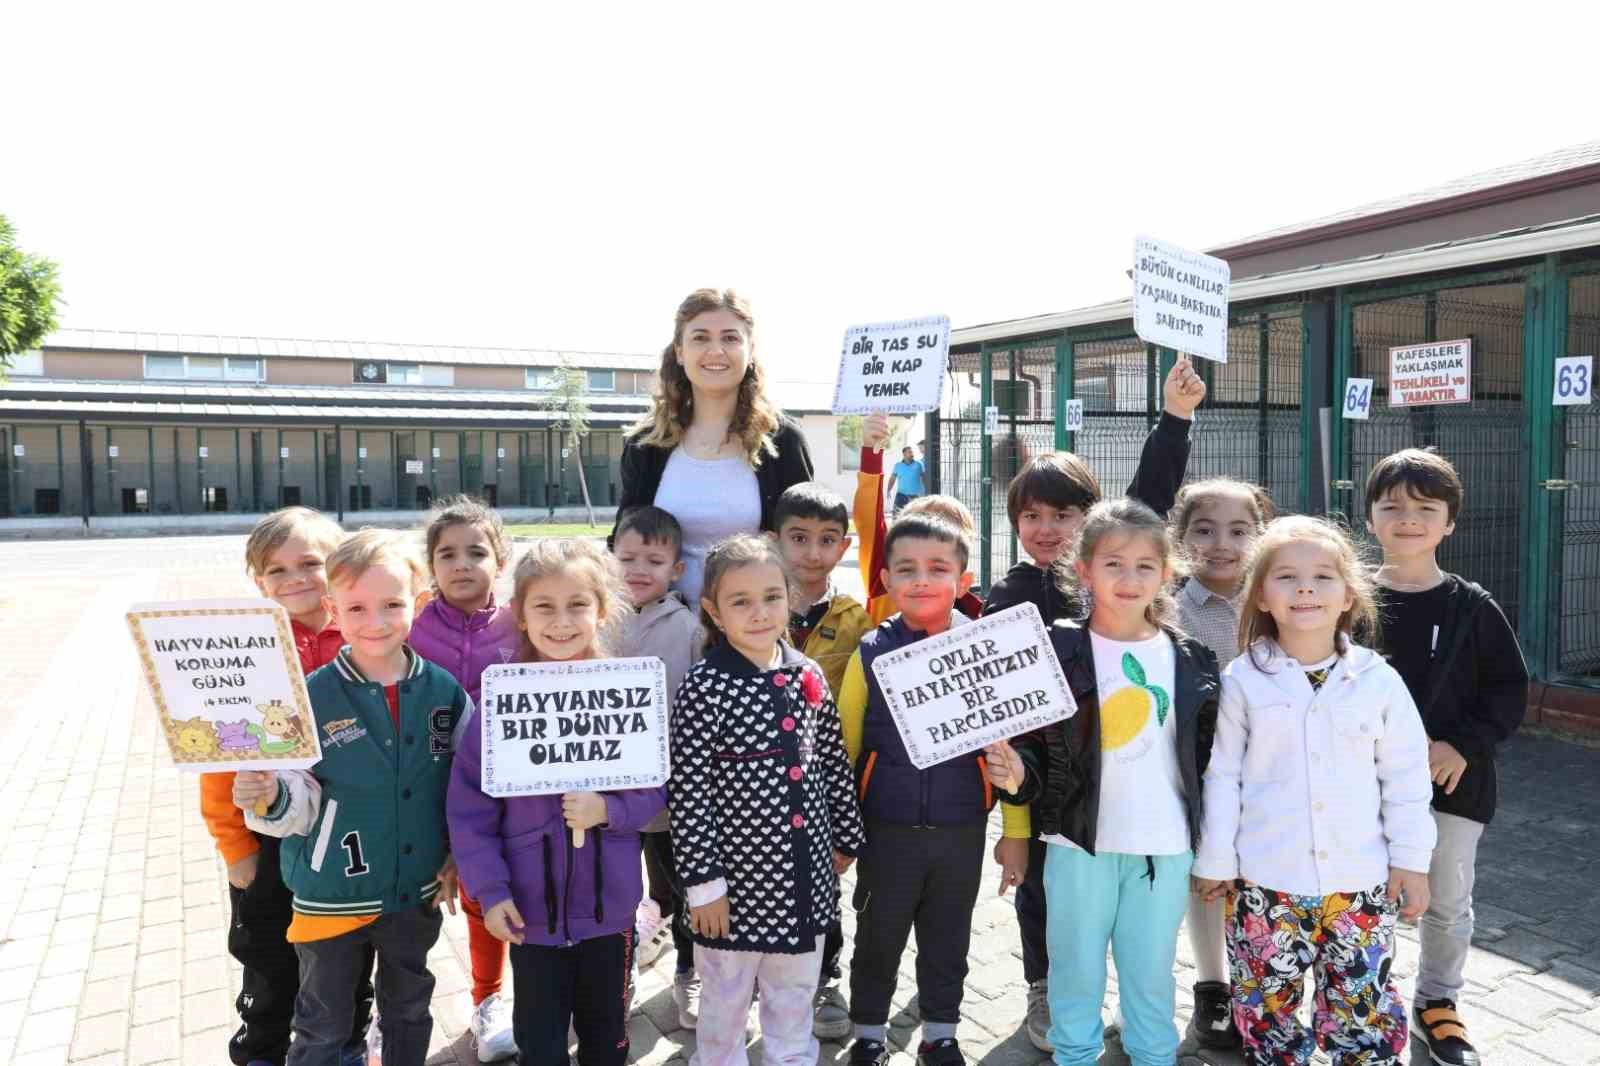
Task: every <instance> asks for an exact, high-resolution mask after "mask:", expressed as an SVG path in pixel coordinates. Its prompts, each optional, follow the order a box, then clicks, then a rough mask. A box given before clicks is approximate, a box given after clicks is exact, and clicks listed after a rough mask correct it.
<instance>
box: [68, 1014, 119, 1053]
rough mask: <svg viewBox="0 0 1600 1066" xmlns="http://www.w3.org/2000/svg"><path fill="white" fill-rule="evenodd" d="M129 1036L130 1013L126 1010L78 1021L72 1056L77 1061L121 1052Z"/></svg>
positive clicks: (73, 1039)
mask: <svg viewBox="0 0 1600 1066" xmlns="http://www.w3.org/2000/svg"><path fill="white" fill-rule="evenodd" d="M127 1038H128V1015H127V1014H126V1013H125V1012H119V1013H114V1014H101V1015H98V1016H97V1017H94V1018H85V1019H84V1020H83V1021H81V1022H79V1023H78V1029H77V1033H76V1034H75V1035H74V1036H73V1038H72V1058H73V1060H74V1061H76V1060H78V1059H87V1058H91V1057H93V1056H96V1055H103V1054H106V1053H107V1052H113V1051H115V1052H120V1051H121V1050H122V1048H123V1044H124V1043H125V1042H126V1041H127Z"/></svg>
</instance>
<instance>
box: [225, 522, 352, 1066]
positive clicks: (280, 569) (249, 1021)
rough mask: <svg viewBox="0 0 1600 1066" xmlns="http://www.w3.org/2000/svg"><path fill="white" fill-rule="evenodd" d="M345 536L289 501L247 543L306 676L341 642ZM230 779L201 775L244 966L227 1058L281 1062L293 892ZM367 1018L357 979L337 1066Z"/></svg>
mask: <svg viewBox="0 0 1600 1066" xmlns="http://www.w3.org/2000/svg"><path fill="white" fill-rule="evenodd" d="M343 539H344V531H343V530H341V529H340V528H339V526H338V525H337V524H336V523H335V522H334V521H333V520H332V519H330V518H328V517H327V516H326V515H324V514H322V513H320V512H318V511H314V510H312V509H311V508H309V507H285V508H284V509H283V510H281V511H275V512H273V513H272V514H269V515H267V516H266V517H265V518H263V519H262V520H261V521H260V522H258V523H256V526H255V528H254V529H252V530H251V531H250V539H249V540H247V541H246V542H245V548H244V560H245V569H246V571H247V572H248V573H249V574H250V577H251V579H252V580H254V581H255V583H256V588H258V589H260V590H261V594H262V595H263V596H266V597H267V598H268V599H270V600H272V601H273V602H274V603H277V604H280V605H281V606H282V607H283V608H284V609H285V610H286V611H288V612H289V620H290V627H291V628H292V629H293V631H294V645H295V650H296V651H297V652H299V654H300V669H301V670H302V671H303V672H304V673H305V674H307V675H308V676H309V675H310V674H311V672H312V671H313V670H315V669H317V668H318V667H320V666H324V665H326V664H327V663H330V662H332V661H333V658H334V656H335V655H337V654H339V648H340V647H341V646H343V644H344V637H343V636H342V635H341V634H340V632H339V629H338V627H337V626H334V625H331V624H329V621H328V614H327V611H326V610H325V609H324V608H323V597H325V596H326V595H327V594H328V579H327V575H326V574H325V573H324V565H325V564H326V562H327V558H328V555H329V553H331V552H332V551H333V549H334V548H336V547H338V545H339V542H340V541H341V540H343ZM233 776H234V775H233V774H231V773H218V774H201V775H200V811H201V814H202V815H203V816H204V817H205V821H206V828H208V829H209V830H210V831H211V837H212V839H213V840H215V841H216V843H217V851H218V852H220V853H221V855H222V861H223V862H225V863H227V866H228V898H229V903H230V905H231V911H232V916H231V920H230V921H229V923H228V953H229V954H231V955H232V956H233V957H234V958H235V959H237V960H239V965H240V966H242V967H244V987H243V988H242V989H241V990H240V992H239V998H238V1000H237V1004H236V1005H237V1008H238V1011H239V1023H240V1024H239V1028H238V1031H236V1032H235V1033H234V1034H233V1038H232V1039H230V1040H229V1041H228V1057H229V1058H230V1059H231V1060H232V1061H233V1062H234V1063H235V1064H236V1066H262V1064H270V1066H283V1061H284V1058H285V1056H286V1055H287V1054H288V1051H289V1027H290V1023H291V1022H292V1021H293V1019H294V1000H295V995H296V994H297V993H298V991H299V988H300V962H299V958H298V956H297V955H296V954H295V950H294V945H293V944H290V943H289V942H288V941H287V940H285V939H284V936H285V932H286V930H287V929H288V928H289V919H290V918H291V917H292V913H293V912H292V909H291V899H292V897H291V894H290V892H289V890H288V889H287V888H285V887H284V884H283V876H282V874H281V873H280V872H279V869H278V845H279V840H278V839H277V838H276V837H269V836H261V835H258V834H256V833H253V832H251V831H250V830H249V829H248V828H246V826H245V824H244V812H242V811H241V810H240V809H239V808H238V807H237V806H235V805H234V802H233ZM368 955H369V957H368V959H367V966H366V969H365V971H363V972H364V973H365V974H368V975H370V974H371V973H372V959H371V957H370V955H371V952H370V951H369V952H368ZM371 1016H372V981H371V978H370V977H363V979H362V984H361V987H360V988H359V989H357V993H356V1009H355V1015H354V1017H353V1018H352V1019H351V1027H350V1042H349V1043H348V1044H347V1045H345V1050H344V1055H343V1059H342V1064H343V1066H361V1064H362V1063H364V1062H365V1061H366V1050H367V1036H366V1034H367V1026H368V1025H369V1024H370V1022H371Z"/></svg>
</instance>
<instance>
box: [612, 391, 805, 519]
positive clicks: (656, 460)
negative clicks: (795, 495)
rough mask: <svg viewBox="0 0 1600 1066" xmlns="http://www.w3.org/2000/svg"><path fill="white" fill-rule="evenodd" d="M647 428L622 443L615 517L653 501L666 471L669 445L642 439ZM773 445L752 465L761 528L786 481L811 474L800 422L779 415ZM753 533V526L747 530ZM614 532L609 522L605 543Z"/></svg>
mask: <svg viewBox="0 0 1600 1066" xmlns="http://www.w3.org/2000/svg"><path fill="white" fill-rule="evenodd" d="M647 432H648V430H640V431H639V432H638V433H635V434H634V435H633V436H631V437H629V438H628V439H627V440H626V441H625V442H623V445H622V499H621V500H620V501H619V502H618V503H617V521H619V522H620V521H621V520H622V516H623V515H624V514H626V513H627V512H628V511H629V510H630V509H632V508H634V507H645V506H648V505H650V504H653V503H655V502H656V490H657V489H659V488H660V487H661V475H662V474H663V473H665V472H666V469H667V460H668V459H669V458H670V457H671V456H672V449H671V448H662V447H659V446H657V445H654V444H645V443H643V439H642V438H643V437H644V435H645V434H646V433H647ZM772 443H773V446H774V447H776V448H777V449H778V454H777V455H764V456H762V458H761V465H760V466H758V467H756V484H757V485H758V486H759V487H760V490H761V529H762V530H763V531H768V532H771V531H772V514H773V511H774V510H776V508H777V506H778V497H779V496H782V495H783V490H784V489H786V488H788V487H789V486H790V485H798V484H800V483H801V482H802V481H810V480H811V479H812V476H813V468H812V465H811V451H810V449H808V448H807V447H806V435H805V434H804V433H802V432H801V431H800V424H799V423H798V422H796V421H794V419H792V418H790V417H788V416H787V415H780V416H779V419H778V428H777V429H775V430H773V431H772ZM750 532H752V533H754V532H756V530H753V529H752V530H751V531H750ZM616 536H617V527H616V524H615V523H613V524H612V527H611V536H610V537H607V538H606V544H607V545H608V546H609V545H610V544H611V543H612V542H613V541H614V540H615V539H616Z"/></svg>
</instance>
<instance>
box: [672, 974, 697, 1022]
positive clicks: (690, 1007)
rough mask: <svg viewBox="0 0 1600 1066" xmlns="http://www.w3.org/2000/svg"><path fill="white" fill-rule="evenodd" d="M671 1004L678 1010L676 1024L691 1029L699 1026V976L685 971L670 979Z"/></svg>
mask: <svg viewBox="0 0 1600 1066" xmlns="http://www.w3.org/2000/svg"><path fill="white" fill-rule="evenodd" d="M672 1004H673V1006H675V1007H677V1008H678V1024H679V1025H681V1026H683V1027H684V1028H685V1029H693V1028H694V1027H695V1026H696V1025H699V1024H700V975H699V974H697V973H695V972H694V971H693V970H686V971H684V972H683V973H680V974H678V975H677V976H676V977H674V978H673V979H672Z"/></svg>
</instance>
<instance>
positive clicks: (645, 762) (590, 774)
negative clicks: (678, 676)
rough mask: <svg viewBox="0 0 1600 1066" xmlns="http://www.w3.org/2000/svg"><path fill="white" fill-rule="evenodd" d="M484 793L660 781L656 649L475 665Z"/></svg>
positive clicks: (662, 734)
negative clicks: (630, 655)
mask: <svg viewBox="0 0 1600 1066" xmlns="http://www.w3.org/2000/svg"><path fill="white" fill-rule="evenodd" d="M479 722H480V724H481V726H482V729H483V773H482V775H481V778H480V784H481V787H482V788H483V791H484V794H485V795H489V796H543V795H550V794H554V793H561V792H605V791H610V790H612V789H618V788H653V787H655V786H657V785H663V784H666V781H667V770H668V764H667V668H666V666H664V665H663V664H662V662H661V660H660V659H657V658H654V657H649V658H639V659H593V660H587V659H586V660H583V661H580V662H566V663H497V664H495V665H494V666H491V667H489V668H488V669H486V670H484V672H483V707H482V709H481V712H480V714H479Z"/></svg>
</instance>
